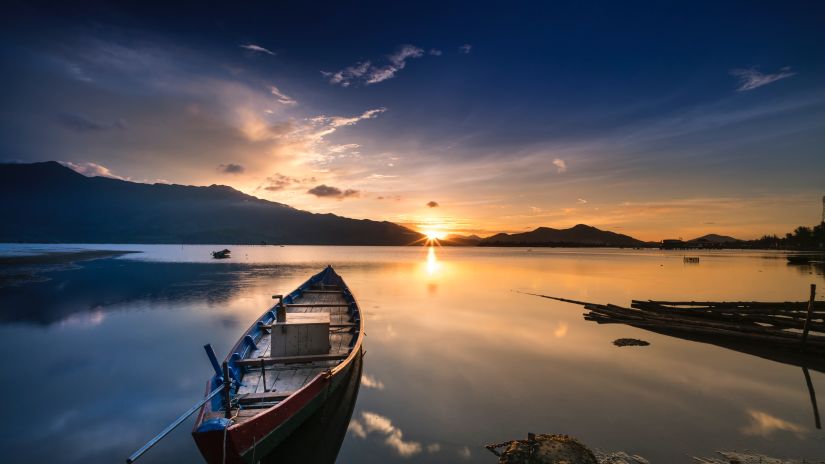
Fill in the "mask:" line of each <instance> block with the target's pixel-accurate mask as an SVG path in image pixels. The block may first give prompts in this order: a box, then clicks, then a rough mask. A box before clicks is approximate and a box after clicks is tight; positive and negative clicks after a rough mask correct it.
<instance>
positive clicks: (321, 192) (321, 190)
mask: <svg viewBox="0 0 825 464" xmlns="http://www.w3.org/2000/svg"><path fill="white" fill-rule="evenodd" d="M307 193H309V194H311V195H315V196H316V197H331V198H338V199H344V198H348V197H355V196H358V195H359V193H360V192H358V190H352V189H347V190H344V191H341V189H339V188H338V187H331V186H329V185H324V184H321V185H318V186H316V187H312V188H311V189H309V190H307Z"/></svg>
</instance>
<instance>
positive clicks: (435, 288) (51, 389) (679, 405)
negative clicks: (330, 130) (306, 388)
mask: <svg viewBox="0 0 825 464" xmlns="http://www.w3.org/2000/svg"><path fill="white" fill-rule="evenodd" d="M123 247H124V248H127V249H128V248H134V247H133V246H132V247H127V246H123ZM107 248H108V247H107ZM215 248H217V247H188V246H187V247H180V246H176V247H172V246H147V247H143V248H142V249H145V250H146V251H147V253H146V255H134V256H132V257H129V258H127V259H116V260H102V261H95V262H89V263H84V264H83V265H82V266H80V268H76V269H73V270H66V271H59V272H53V273H49V274H48V277H49V279H50V280H49V281H48V282H40V283H37V282H31V283H29V284H26V285H25V288H24V287H20V288H17V289H12V290H7V289H0V308H2V311H0V320H1V321H3V322H4V323H2V324H0V352H3V353H7V354H10V355H9V356H13V355H14V354H15V353H18V352H21V350H23V351H25V356H26V357H27V359H29V360H30V362H27V363H15V364H14V368H13V369H4V370H0V396H2V397H4V398H13V399H14V401H10V402H9V403H8V404H7V406H6V412H7V413H8V414H9V415H10V416H11V417H14V418H15V425H14V426H13V427H6V428H4V433H3V434H0V449H2V450H4V459H5V460H7V461H9V462H66V463H81V462H83V463H89V462H118V461H121V460H122V459H123V458H124V457H125V456H127V455H128V454H129V453H131V452H132V451H134V448H135V447H136V446H138V445H140V444H142V443H143V442H144V441H145V440H146V439H147V438H149V436H151V435H152V434H153V433H155V432H156V431H158V430H160V429H162V428H163V427H164V426H165V425H166V424H167V423H168V422H169V420H171V419H173V418H174V417H175V416H176V415H177V414H178V413H179V412H180V411H183V410H186V409H187V408H188V407H189V406H190V405H191V404H192V402H193V398H198V397H199V396H201V395H202V394H203V388H204V381H205V379H206V378H207V377H208V376H209V375H210V371H211V368H210V366H209V363H208V362H207V361H206V359H205V358H204V356H203V352H202V348H201V347H202V345H203V344H204V343H206V342H211V343H212V344H213V345H214V346H215V349H216V351H218V352H219V354H223V353H225V352H226V350H228V349H229V347H230V346H231V345H232V344H233V343H234V342H235V341H236V339H237V337H238V332H239V330H240V328H242V327H245V326H246V325H248V324H249V323H251V321H252V320H253V319H254V317H256V316H257V315H259V314H260V312H261V311H262V309H263V308H265V307H267V306H268V305H269V304H271V295H272V294H273V293H278V292H281V291H289V290H291V289H292V288H295V286H296V285H297V284H300V283H301V282H303V281H304V280H305V279H306V277H307V276H309V275H311V274H312V273H314V272H317V271H318V270H319V269H320V268H321V267H323V266H324V265H326V264H332V265H334V266H335V268H336V270H337V271H338V272H339V273H340V274H341V275H343V276H344V278H345V279H346V280H347V283H348V284H349V286H350V287H351V288H352V290H353V292H354V293H355V294H356V296H357V297H358V299H359V302H360V303H361V305H362V307H363V308H364V310H365V321H366V325H367V333H368V337H367V338H366V339H365V349H366V350H367V354H366V356H365V357H364V361H363V362H364V370H365V372H366V373H367V374H368V375H364V376H363V381H362V382H363V383H362V384H361V385H363V387H364V388H360V390H359V392H358V394H357V400H356V401H355V409H354V410H353V412H352V419H353V421H352V424H353V425H352V426H351V427H350V430H349V432H348V433H347V432H344V435H343V437H344V438H343V443H342V444H341V442H340V440H339V438H338V436H339V434H340V431H339V432H337V433H336V432H328V433H329V435H328V436H329V437H330V439H329V443H327V439H326V438H318V437H322V436H324V437H326V436H327V435H324V434H326V433H327V432H319V433H318V434H313V433H310V434H307V436H313V440H314V442H310V441H306V442H301V441H300V440H296V441H295V444H296V446H298V444H299V443H300V446H298V447H299V448H310V449H311V450H312V451H317V452H318V453H327V455H326V457H321V458H318V460H319V461H322V462H324V461H325V460H326V461H327V462H331V460H333V459H335V456H334V455H335V454H336V453H338V460H339V461H341V462H376V463H378V462H380V463H385V462H456V461H457V460H459V459H462V458H468V459H469V460H473V459H480V458H479V456H481V455H485V456H486V454H485V453H486V451H485V450H483V449H482V448H481V445H482V444H484V443H494V442H500V441H503V440H505V439H509V438H513V437H521V436H524V434H525V433H526V432H528V431H536V432H547V433H567V434H571V435H574V436H577V437H578V438H580V439H581V440H582V441H584V442H585V443H587V444H589V445H591V446H593V447H595V448H598V449H602V450H625V451H628V452H631V453H635V454H640V455H642V456H644V457H646V458H647V459H649V460H650V461H651V462H682V461H683V460H684V456H702V455H712V454H713V453H714V452H715V451H716V450H720V449H731V448H738V449H745V448H751V449H757V450H759V451H761V452H764V453H766V454H769V455H774V456H784V457H789V458H795V459H803V458H807V459H813V458H819V457H821V456H823V455H825V441H823V439H824V438H825V435H823V432H822V431H821V430H817V429H815V428H814V426H813V423H814V421H813V420H812V419H811V407H812V403H811V397H810V396H809V390H808V389H806V386H805V383H804V382H803V379H802V378H801V376H800V375H799V370H800V368H799V367H793V366H788V365H785V364H779V363H775V362H772V361H769V360H767V359H762V358H759V357H755V356H752V355H750V354H745V353H741V352H737V351H732V350H729V349H723V348H720V347H719V346H715V345H711V344H706V343H695V342H693V341H690V340H682V339H677V338H673V337H669V336H666V335H661V334H657V333H652V332H647V331H643V330H641V329H637V328H634V327H628V326H598V325H595V324H592V323H589V322H587V321H584V320H582V315H581V314H582V312H581V310H580V309H579V308H576V307H572V306H569V305H566V304H564V303H554V302H550V301H548V300H545V299H537V298H535V297H529V296H524V295H519V294H517V293H514V292H513V291H512V290H523V291H531V292H533V293H542V294H553V295H564V296H567V297H570V298H573V299H577V300H584V301H604V302H625V301H629V300H630V299H632V298H640V297H641V298H651V299H663V300H676V299H702V300H714V301H718V300H745V299H747V300H765V301H777V300H778V301H783V300H798V299H800V298H802V297H801V296H800V294H802V295H803V296H804V294H805V293H806V290H807V288H808V284H810V280H811V276H810V275H809V274H802V273H799V272H797V271H796V270H794V269H791V268H789V266H787V265H786V264H785V262H784V260H782V259H777V258H776V257H775V256H773V255H771V254H765V253H755V252H746V253H732V252H719V253H717V252H708V253H706V254H702V260H701V265H699V266H684V265H683V262H682V256H681V255H679V254H671V253H666V252H659V251H656V250H641V251H638V252H636V251H630V250H564V249H556V250H545V249H536V250H534V251H533V252H531V253H525V252H524V250H517V249H478V248H461V249H459V248H449V247H444V248H437V249H432V251H431V250H430V249H429V248H426V249H425V248H422V247H399V248H392V247H386V248H380V247H374V248H373V247H285V248H280V247H231V248H232V252H233V256H235V257H236V258H233V260H235V261H234V262H228V263H227V262H221V263H212V262H209V261H210V258H209V257H208V252H209V251H210V250H211V249H215ZM431 253H432V255H431ZM150 258H151V259H150ZM767 258H770V259H767ZM156 261H161V262H156ZM178 261H183V262H178ZM198 261H203V262H198ZM239 261H243V262H239ZM233 324H234V327H226V326H231V325H233ZM622 337H627V338H642V339H645V340H647V341H649V342H651V345H650V346H648V347H645V348H643V349H635V350H627V349H618V348H615V347H614V346H613V345H612V341H613V340H615V339H616V338H622ZM809 375H810V377H811V385H812V386H814V387H818V388H819V390H820V391H821V390H822V388H825V387H823V385H825V383H823V382H825V375H823V374H822V373H820V372H817V371H814V370H811V372H810V373H809ZM21 382H22V383H21ZM21 385H25V388H21ZM754 412H755V413H754ZM762 413H764V415H762ZM344 416H345V417H346V416H347V414H344ZM768 416H770V418H773V419H776V420H778V421H784V423H782V422H776V421H773V419H770V418H769V417H768ZM674 417H677V418H678V420H673V418H674ZM344 422H347V421H344ZM777 423H779V424H782V425H781V426H779V427H774V428H773V429H771V430H773V431H772V432H765V433H768V435H769V437H768V438H767V439H766V438H764V437H763V435H762V431H763V430H765V431H767V430H769V429H768V427H770V426H771V424H777ZM356 424H357V425H356ZM788 424H790V425H788ZM359 425H360V429H359V428H358V427H359ZM794 426H796V427H801V428H802V429H804V432H797V431H794V430H795V429H794ZM343 429H344V430H346V429H347V424H344V426H343ZM743 429H747V430H749V431H752V433H751V434H746V433H743ZM336 430H337V429H336ZM189 432H190V430H188V426H187V424H184V425H183V426H182V427H181V428H180V429H179V430H176V431H175V432H173V434H172V435H171V436H170V437H169V438H168V439H166V440H164V441H163V442H161V444H159V445H158V446H157V447H156V448H153V449H152V450H151V451H150V452H149V453H148V454H147V455H146V456H145V457H144V458H142V460H144V461H143V462H144V463H145V464H150V463H153V462H198V461H199V459H200V457H199V453H198V451H197V449H196V448H195V446H194V444H193V442H192V439H191V436H190V434H189ZM757 432H758V433H757ZM43 443H49V446H42V444H43ZM285 444H286V443H285ZM339 445H340V450H339V449H338V446H339ZM282 452H283V453H284V455H286V451H282Z"/></svg>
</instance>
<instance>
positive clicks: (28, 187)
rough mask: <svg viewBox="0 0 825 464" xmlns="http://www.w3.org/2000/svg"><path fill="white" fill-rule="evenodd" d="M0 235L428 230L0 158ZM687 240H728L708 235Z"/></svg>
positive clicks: (408, 238) (374, 240) (385, 234)
mask: <svg viewBox="0 0 825 464" xmlns="http://www.w3.org/2000/svg"><path fill="white" fill-rule="evenodd" d="M0 198H2V202H0V217H2V226H0V242H29V243H175V244H177V243H183V244H186V243H188V244H260V243H269V244H294V245H410V244H414V243H422V242H424V238H425V237H424V235H422V234H420V233H418V232H416V231H414V230H411V229H409V228H406V227H403V226H400V225H398V224H394V223H391V222H387V221H372V220H368V219H350V218H346V217H341V216H337V215H334V214H316V213H310V212H308V211H302V210H299V209H295V208H292V207H290V206H287V205H284V204H281V203H277V202H273V201H268V200H262V199H260V198H256V197H254V196H251V195H247V194H245V193H243V192H240V191H238V190H235V189H233V188H232V187H228V186H225V185H210V186H208V187H199V186H191V185H174V184H144V183H137V182H130V181H125V180H119V179H112V178H109V177H87V176H84V175H82V174H79V173H77V172H75V171H74V170H72V169H70V168H68V167H66V166H64V165H62V164H60V163H58V162H56V161H48V162H42V163H31V164H0ZM690 242H700V243H712V244H724V243H730V242H738V240H737V239H734V238H733V237H727V236H721V235H716V234H709V235H705V236H703V237H699V238H696V239H693V240H691V241H690ZM440 243H441V244H443V245H453V246H478V245H480V246H603V247H651V246H657V245H658V244H657V243H655V242H644V241H641V240H637V239H635V238H633V237H630V236H628V235H623V234H618V233H615V232H610V231H604V230H599V229H597V228H595V227H592V226H588V225H585V224H578V225H576V226H574V227H571V228H569V229H553V228H549V227H539V228H537V229H535V230H533V231H530V232H524V233H515V234H506V233H500V234H495V235H492V236H490V237H487V238H481V237H479V236H477V235H469V236H462V235H449V236H447V237H446V238H445V239H443V240H441V241H440Z"/></svg>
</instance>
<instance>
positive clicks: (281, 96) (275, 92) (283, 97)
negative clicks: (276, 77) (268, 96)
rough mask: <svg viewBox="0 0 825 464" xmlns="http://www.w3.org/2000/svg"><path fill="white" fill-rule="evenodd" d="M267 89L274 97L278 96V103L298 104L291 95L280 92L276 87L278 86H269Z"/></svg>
mask: <svg viewBox="0 0 825 464" xmlns="http://www.w3.org/2000/svg"><path fill="white" fill-rule="evenodd" d="M269 91H270V93H272V95H275V97H277V98H278V103H280V104H282V105H288V106H294V105H296V104H298V102H296V101H295V99H293V98H292V97H288V96H287V95H286V94H285V93H283V92H281V90H280V89H278V87H275V86H274V85H273V86H270V88H269Z"/></svg>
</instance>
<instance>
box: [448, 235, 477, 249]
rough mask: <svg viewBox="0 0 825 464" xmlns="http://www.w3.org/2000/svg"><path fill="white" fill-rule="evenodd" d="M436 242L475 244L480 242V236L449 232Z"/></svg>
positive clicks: (459, 244) (450, 244) (452, 244)
mask: <svg viewBox="0 0 825 464" xmlns="http://www.w3.org/2000/svg"><path fill="white" fill-rule="evenodd" d="M438 242H439V243H440V244H441V245H447V246H476V245H478V244H479V242H481V237H479V236H478V235H459V234H450V235H448V236H446V237H444V238H443V239H441V240H439V241H438Z"/></svg>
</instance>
